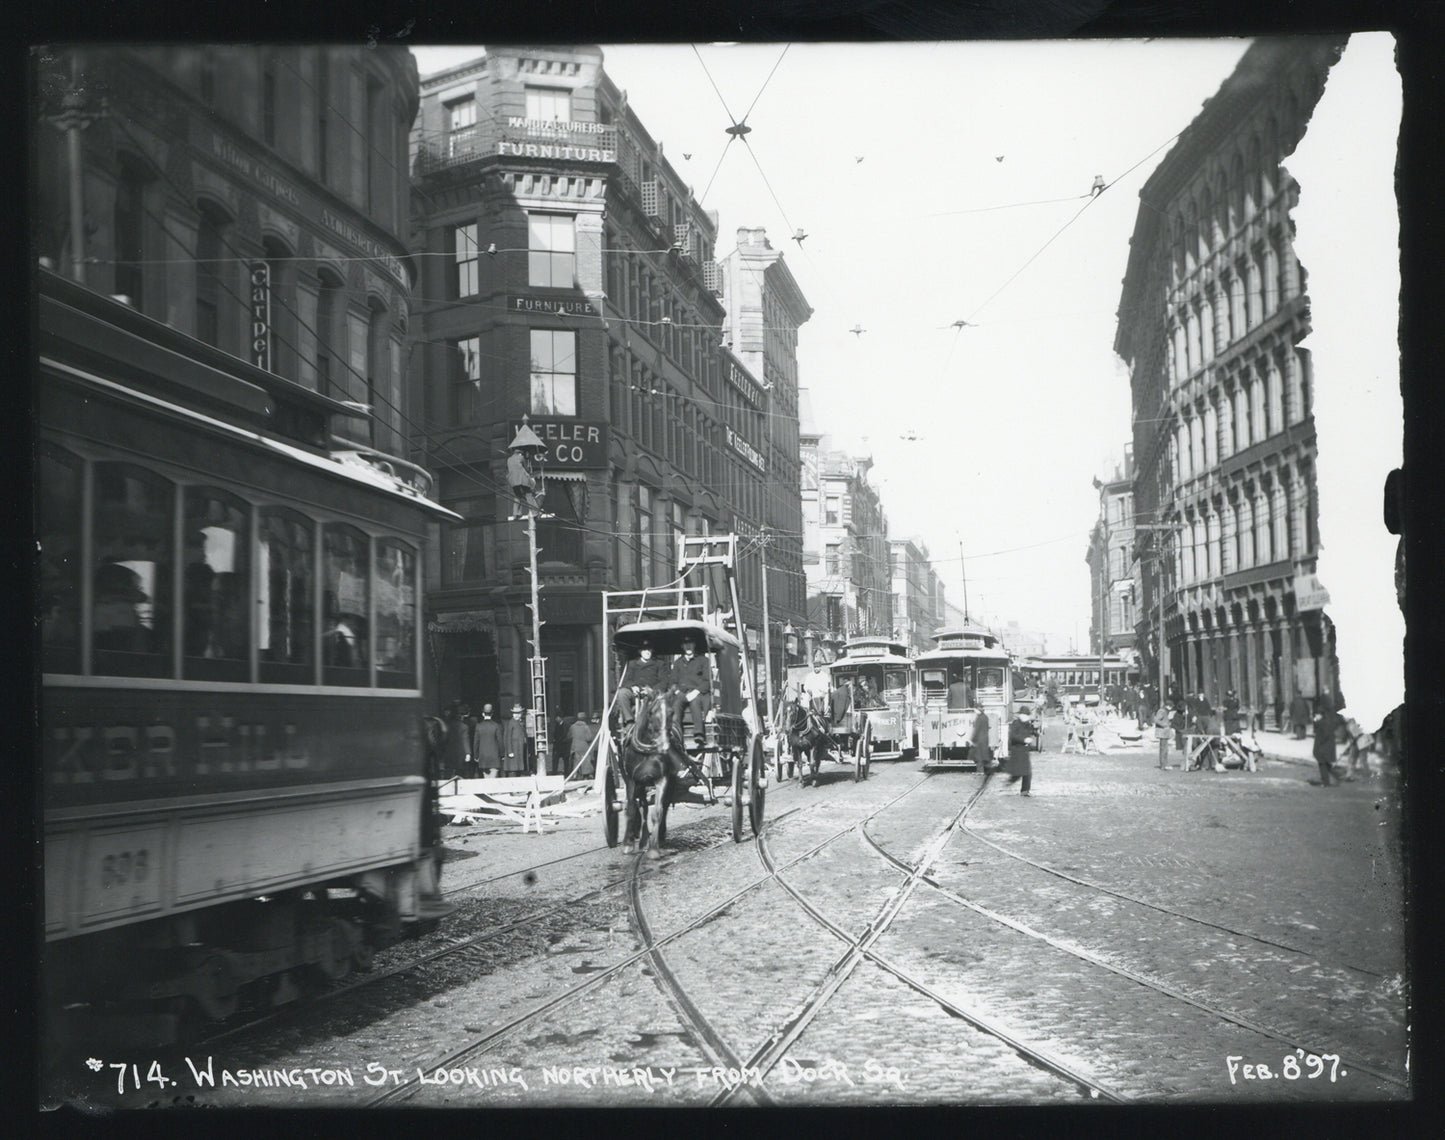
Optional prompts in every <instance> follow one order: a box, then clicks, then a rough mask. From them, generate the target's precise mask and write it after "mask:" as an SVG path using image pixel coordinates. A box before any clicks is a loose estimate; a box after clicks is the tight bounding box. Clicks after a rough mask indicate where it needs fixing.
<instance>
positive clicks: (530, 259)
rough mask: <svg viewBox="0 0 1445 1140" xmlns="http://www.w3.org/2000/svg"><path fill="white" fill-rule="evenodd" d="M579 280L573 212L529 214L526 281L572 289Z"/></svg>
mask: <svg viewBox="0 0 1445 1140" xmlns="http://www.w3.org/2000/svg"><path fill="white" fill-rule="evenodd" d="M576 279H577V221H576V219H575V218H574V217H573V216H572V215H570V214H528V215H527V283H528V284H529V285H536V286H541V287H544V288H548V287H550V288H555V289H570V288H572V287H573V286H574V285H575V284H576V283H577V281H576Z"/></svg>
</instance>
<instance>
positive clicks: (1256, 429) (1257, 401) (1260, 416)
mask: <svg viewBox="0 0 1445 1140" xmlns="http://www.w3.org/2000/svg"><path fill="white" fill-rule="evenodd" d="M1264 406H1265V405H1264V378H1263V377H1262V376H1260V374H1259V372H1258V370H1257V369H1251V370H1250V372H1249V428H1250V432H1249V442H1250V443H1252V444H1253V443H1263V442H1264V440H1265V439H1266V438H1268V436H1269V424H1268V421H1267V420H1266V419H1265V414H1264Z"/></svg>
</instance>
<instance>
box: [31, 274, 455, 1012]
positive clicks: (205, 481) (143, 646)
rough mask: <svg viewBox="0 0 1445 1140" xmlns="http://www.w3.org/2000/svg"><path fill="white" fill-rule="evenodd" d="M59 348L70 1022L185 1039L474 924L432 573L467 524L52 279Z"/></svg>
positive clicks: (52, 679) (52, 696)
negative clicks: (445, 800) (441, 931)
mask: <svg viewBox="0 0 1445 1140" xmlns="http://www.w3.org/2000/svg"><path fill="white" fill-rule="evenodd" d="M38 332H39V340H38V348H39V353H38V355H39V360H38V376H37V383H36V389H35V408H36V412H37V423H38V428H39V442H38V450H39V454H38V459H37V479H36V485H37V500H38V510H37V519H38V523H39V532H40V535H39V537H40V543H39V546H40V552H39V572H38V581H37V583H36V585H37V597H38V601H39V610H40V613H39V624H40V631H41V655H42V659H43V663H42V672H43V687H42V699H41V720H40V723H41V733H42V749H41V765H42V773H41V779H42V787H43V815H44V856H43V857H44V868H43V871H44V873H43V883H44V931H45V938H46V947H45V951H44V959H43V970H42V977H43V983H44V985H45V987H46V996H47V1003H46V1005H47V1008H48V1009H50V1010H54V1009H57V1008H59V1007H61V1006H68V1007H71V1008H74V1009H79V1010H80V1011H81V1012H82V1013H85V1014H88V1015H89V1016H88V1017H87V1018H86V1019H85V1020H84V1025H85V1026H86V1030H85V1032H95V1031H97V1028H98V1027H99V1031H100V1032H102V1033H104V1032H105V1030H106V1028H107V1027H109V1028H110V1029H114V1028H115V1027H116V1026H117V1025H119V1024H126V1025H131V1026H134V1025H135V1024H138V1023H141V1022H143V1023H145V1024H148V1025H149V1026H150V1029H149V1030H148V1031H147V1032H146V1035H147V1036H154V1037H156V1038H160V1039H163V1038H165V1037H167V1036H169V1035H170V1034H171V1033H173V1032H174V1030H175V1028H176V1026H177V1023H178V1022H179V1021H180V1020H181V1019H182V1018H183V1017H185V1016H186V1015H187V1014H193V1013H199V1014H202V1015H204V1016H206V1017H209V1018H222V1017H225V1016H227V1015H228V1014H230V1013H231V1012H232V1011H233V1010H234V1009H235V1008H236V1007H237V1003H238V1001H239V1000H241V998H243V997H246V996H249V995H251V994H255V995H257V996H259V997H260V998H261V999H263V1000H265V1001H268V1002H272V1003H274V1002H279V1001H284V1000H286V999H287V998H288V997H290V996H294V994H295V993H296V992H297V991H298V990H299V989H300V988H301V985H300V984H301V983H303V982H304V980H305V978H306V977H307V976H308V975H315V974H320V975H322V976H325V977H330V978H335V977H338V976H340V975H341V974H344V973H346V972H347V971H348V970H349V969H350V968H351V967H352V966H353V965H357V964H364V963H365V961H366V958H367V955H368V953H369V950H368V947H369V945H370V944H371V943H373V942H376V941H384V940H388V939H390V938H395V937H397V936H398V935H399V934H400V933H402V932H403V931H404V930H405V929H406V928H407V927H408V926H409V925H410V926H412V927H413V928H415V926H416V925H417V924H426V923H427V922H429V921H434V920H435V918H436V917H438V916H439V915H440V914H441V913H444V911H445V909H446V908H445V905H444V904H441V903H440V902H439V901H438V899H437V896H436V887H435V880H436V875H435V864H434V857H435V852H434V851H433V850H432V848H433V847H434V845H435V843H436V838H435V836H436V828H435V817H434V815H432V814H431V813H432V812H433V810H434V804H433V797H432V795H431V787H430V783H429V781H428V779H427V773H426V772H425V770H424V758H423V757H424V753H423V746H422V741H421V732H420V722H421V713H422V708H421V656H420V653H421V645H422V637H421V626H420V623H421V613H422V610H421V598H420V591H421V583H422V574H421V551H422V545H423V541H424V537H425V532H426V526H427V524H428V522H431V521H435V520H437V519H439V518H452V517H455V516H453V515H452V514H451V512H448V511H445V510H444V509H443V508H441V507H440V506H438V505H437V504H435V503H433V502H432V501H430V499H429V498H428V492H429V482H430V481H429V477H427V476H426V474H425V472H422V471H421V470H420V469H419V468H415V467H413V466H412V465H410V464H408V463H407V462H405V461H404V460H397V459H388V458H385V457H382V456H379V455H377V454H375V453H368V452H365V451H362V450H355V451H351V452H347V453H332V452H329V451H328V450H327V441H328V439H329V436H328V432H327V424H328V421H329V418H330V417H331V416H334V415H352V414H355V413H354V412H353V411H351V410H350V409H349V408H348V407H347V406H346V405H343V404H340V403H338V402H336V401H334V400H331V399H330V398H328V397H326V396H323V395H321V394H318V393H316V392H313V391H310V390H308V389H305V388H302V387H300V386H298V385H296V384H293V383H291V382H290V381H287V380H285V379H282V378H280V377H277V376H274V375H272V374H270V373H267V372H263V371H261V370H259V369H255V368H252V367H251V366H250V365H248V364H246V363H245V362H244V361H240V360H238V359H236V358H234V357H232V356H230V355H228V354H225V353H222V352H219V351H217V350H215V349H212V348H210V347H209V346H208V345H204V344H202V343H200V342H199V341H196V340H193V339H192V338H190V337H187V336H185V335H183V334H181V333H178V332H176V331H175V330H173V329H171V328H169V327H167V326H164V325H162V324H159V323H158V322H156V321H153V320H151V319H149V318H147V317H145V316H143V315H141V314H139V313H137V312H135V311H134V310H132V309H131V308H130V307H128V306H127V305H124V304H122V303H119V302H117V301H114V300H112V299H110V298H108V297H105V296H102V295H100V294H97V293H95V292H92V291H90V290H87V289H85V288H83V287H81V286H79V285H77V284H75V283H73V282H71V281H68V280H66V279H63V278H60V277H57V276H55V275H52V274H49V273H46V272H42V273H41V281H40V294H39V328H38ZM138 1019H139V1020H138ZM47 1028H48V1029H49V1030H50V1031H52V1032H54V1031H56V1030H59V1029H60V1028H61V1026H60V1024H59V1022H58V1021H55V1022H52V1023H50V1024H49V1025H48V1026H47Z"/></svg>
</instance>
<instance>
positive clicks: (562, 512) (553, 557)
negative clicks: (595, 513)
mask: <svg viewBox="0 0 1445 1140" xmlns="http://www.w3.org/2000/svg"><path fill="white" fill-rule="evenodd" d="M547 513H548V514H549V515H551V516H552V517H551V518H550V519H546V520H544V521H540V522H538V523H537V545H538V546H539V547H540V548H541V549H543V550H545V551H546V552H547V561H548V562H565V563H567V564H569V565H571V566H581V565H582V560H583V546H582V538H583V528H584V526H585V524H586V521H587V484H586V483H573V482H567V481H562V480H554V481H553V482H552V483H551V484H550V485H549V486H548V488H547Z"/></svg>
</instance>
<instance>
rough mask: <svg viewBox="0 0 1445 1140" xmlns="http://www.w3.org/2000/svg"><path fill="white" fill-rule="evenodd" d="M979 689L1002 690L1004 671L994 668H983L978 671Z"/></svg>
mask: <svg viewBox="0 0 1445 1140" xmlns="http://www.w3.org/2000/svg"><path fill="white" fill-rule="evenodd" d="M977 687H978V688H980V689H1002V688H1003V670H1002V669H999V668H996V667H994V666H988V667H981V668H980V669H979V670H978V679H977Z"/></svg>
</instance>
